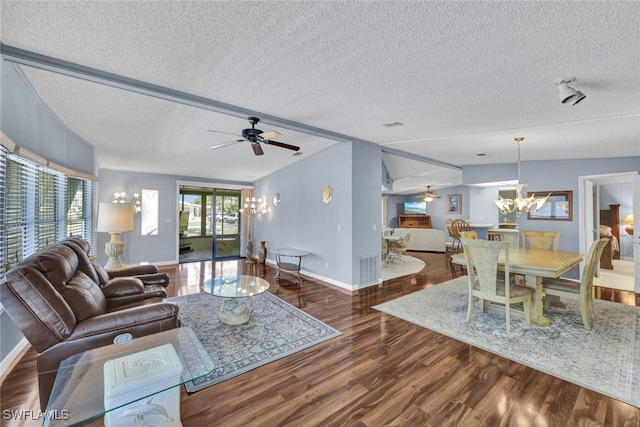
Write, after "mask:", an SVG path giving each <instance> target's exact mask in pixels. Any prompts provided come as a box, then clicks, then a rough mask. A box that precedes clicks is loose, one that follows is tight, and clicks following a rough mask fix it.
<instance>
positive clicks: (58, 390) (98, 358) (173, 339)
mask: <svg viewBox="0 0 640 427" xmlns="http://www.w3.org/2000/svg"><path fill="white" fill-rule="evenodd" d="M167 343H170V344H172V345H173V347H174V349H175V350H176V352H177V353H178V356H179V358H180V361H181V363H182V365H183V371H182V375H181V376H180V378H179V379H177V380H176V381H175V382H174V383H171V384H164V385H163V388H162V389H161V390H153V391H148V392H147V393H146V394H145V395H140V396H136V398H135V399H134V400H132V401H130V402H126V403H123V404H122V405H120V406H117V407H113V408H108V410H109V411H110V410H114V409H117V408H118V407H122V406H125V405H127V404H129V403H133V402H136V401H139V400H142V399H145V398H148V397H150V396H152V395H154V394H157V393H160V392H163V391H165V390H168V389H170V388H173V387H177V386H179V385H181V384H184V383H186V382H188V381H192V380H194V379H197V378H200V377H202V376H204V375H207V374H208V373H210V372H211V371H213V369H214V367H215V364H214V362H213V360H211V357H210V356H209V354H208V353H207V351H206V350H205V349H204V347H203V346H202V344H201V343H200V340H199V339H198V337H197V336H196V334H195V333H194V332H193V330H192V329H191V328H186V327H183V328H175V329H171V330H168V331H164V332H159V333H157V334H152V335H147V336H144V337H140V338H134V339H133V340H131V341H128V342H125V343H121V344H111V345H108V346H105V347H99V348H96V349H93V350H88V351H85V352H83V353H79V354H76V355H74V356H71V357H69V358H67V359H65V360H63V361H62V363H61V364H60V367H59V369H58V374H57V375H56V380H55V383H54V384H53V390H52V392H51V399H50V400H49V404H48V405H47V413H48V414H56V416H52V417H50V418H51V419H46V420H44V423H43V425H45V426H59V425H64V426H70V425H71V426H73V425H77V424H81V423H84V422H86V421H88V420H91V419H93V418H97V417H100V416H103V415H104V414H105V413H106V412H107V409H105V406H104V365H105V363H106V362H107V361H109V360H112V359H117V358H120V357H123V356H127V355H130V354H134V353H138V352H140V351H144V350H148V349H151V348H154V347H157V346H161V345H163V344H167ZM143 394H144V393H143Z"/></svg>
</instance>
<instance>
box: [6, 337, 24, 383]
mask: <svg viewBox="0 0 640 427" xmlns="http://www.w3.org/2000/svg"><path fill="white" fill-rule="evenodd" d="M28 345H29V341H27V339H26V338H22V340H20V342H19V343H18V344H16V346H15V347H14V348H13V350H11V352H10V353H9V354H7V357H5V358H4V359H2V362H0V378H1V379H4V376H5V375H6V374H8V373H9V371H10V370H11V368H13V365H14V362H16V361H17V360H16V359H17V358H18V357H19V356H20V355H21V354H22V352H23V351H24V349H25V348H26V347H27V346H28Z"/></svg>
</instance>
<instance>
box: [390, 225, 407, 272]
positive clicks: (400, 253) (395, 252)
mask: <svg viewBox="0 0 640 427" xmlns="http://www.w3.org/2000/svg"><path fill="white" fill-rule="evenodd" d="M410 239H411V232H406V233H404V234H403V235H402V239H398V240H390V241H389V243H388V248H389V249H388V250H389V256H388V257H387V260H389V259H391V260H393V259H397V260H400V262H402V263H403V264H406V263H407V262H406V260H405V259H404V253H405V252H406V251H407V248H408V247H409V241H410Z"/></svg>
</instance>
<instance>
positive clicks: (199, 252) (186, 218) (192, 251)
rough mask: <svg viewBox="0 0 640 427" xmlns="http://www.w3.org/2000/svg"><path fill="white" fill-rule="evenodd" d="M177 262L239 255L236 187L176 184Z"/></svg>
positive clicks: (238, 201)
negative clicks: (177, 185) (177, 218)
mask: <svg viewBox="0 0 640 427" xmlns="http://www.w3.org/2000/svg"><path fill="white" fill-rule="evenodd" d="M178 189H179V191H178V193H179V194H178V196H179V197H178V212H179V215H178V217H179V218H180V226H179V251H178V253H179V262H180V263H185V262H195V261H208V260H212V259H220V258H234V257H236V258H237V257H239V256H240V243H239V242H240V231H241V222H240V221H239V217H238V211H239V209H240V200H241V193H240V190H237V189H224V188H214V187H206V186H194V185H179V188H178Z"/></svg>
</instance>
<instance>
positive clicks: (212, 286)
mask: <svg viewBox="0 0 640 427" xmlns="http://www.w3.org/2000/svg"><path fill="white" fill-rule="evenodd" d="M202 289H203V290H204V291H205V292H208V293H210V294H211V295H215V296H217V297H223V298H245V297H251V296H254V295H258V294H261V293H263V292H264V291H266V290H267V289H269V282H267V281H266V280H264V279H263V278H261V277H256V276H246V275H235V276H222V277H215V278H213V279H209V280H206V281H205V282H204V283H203V284H202Z"/></svg>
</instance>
